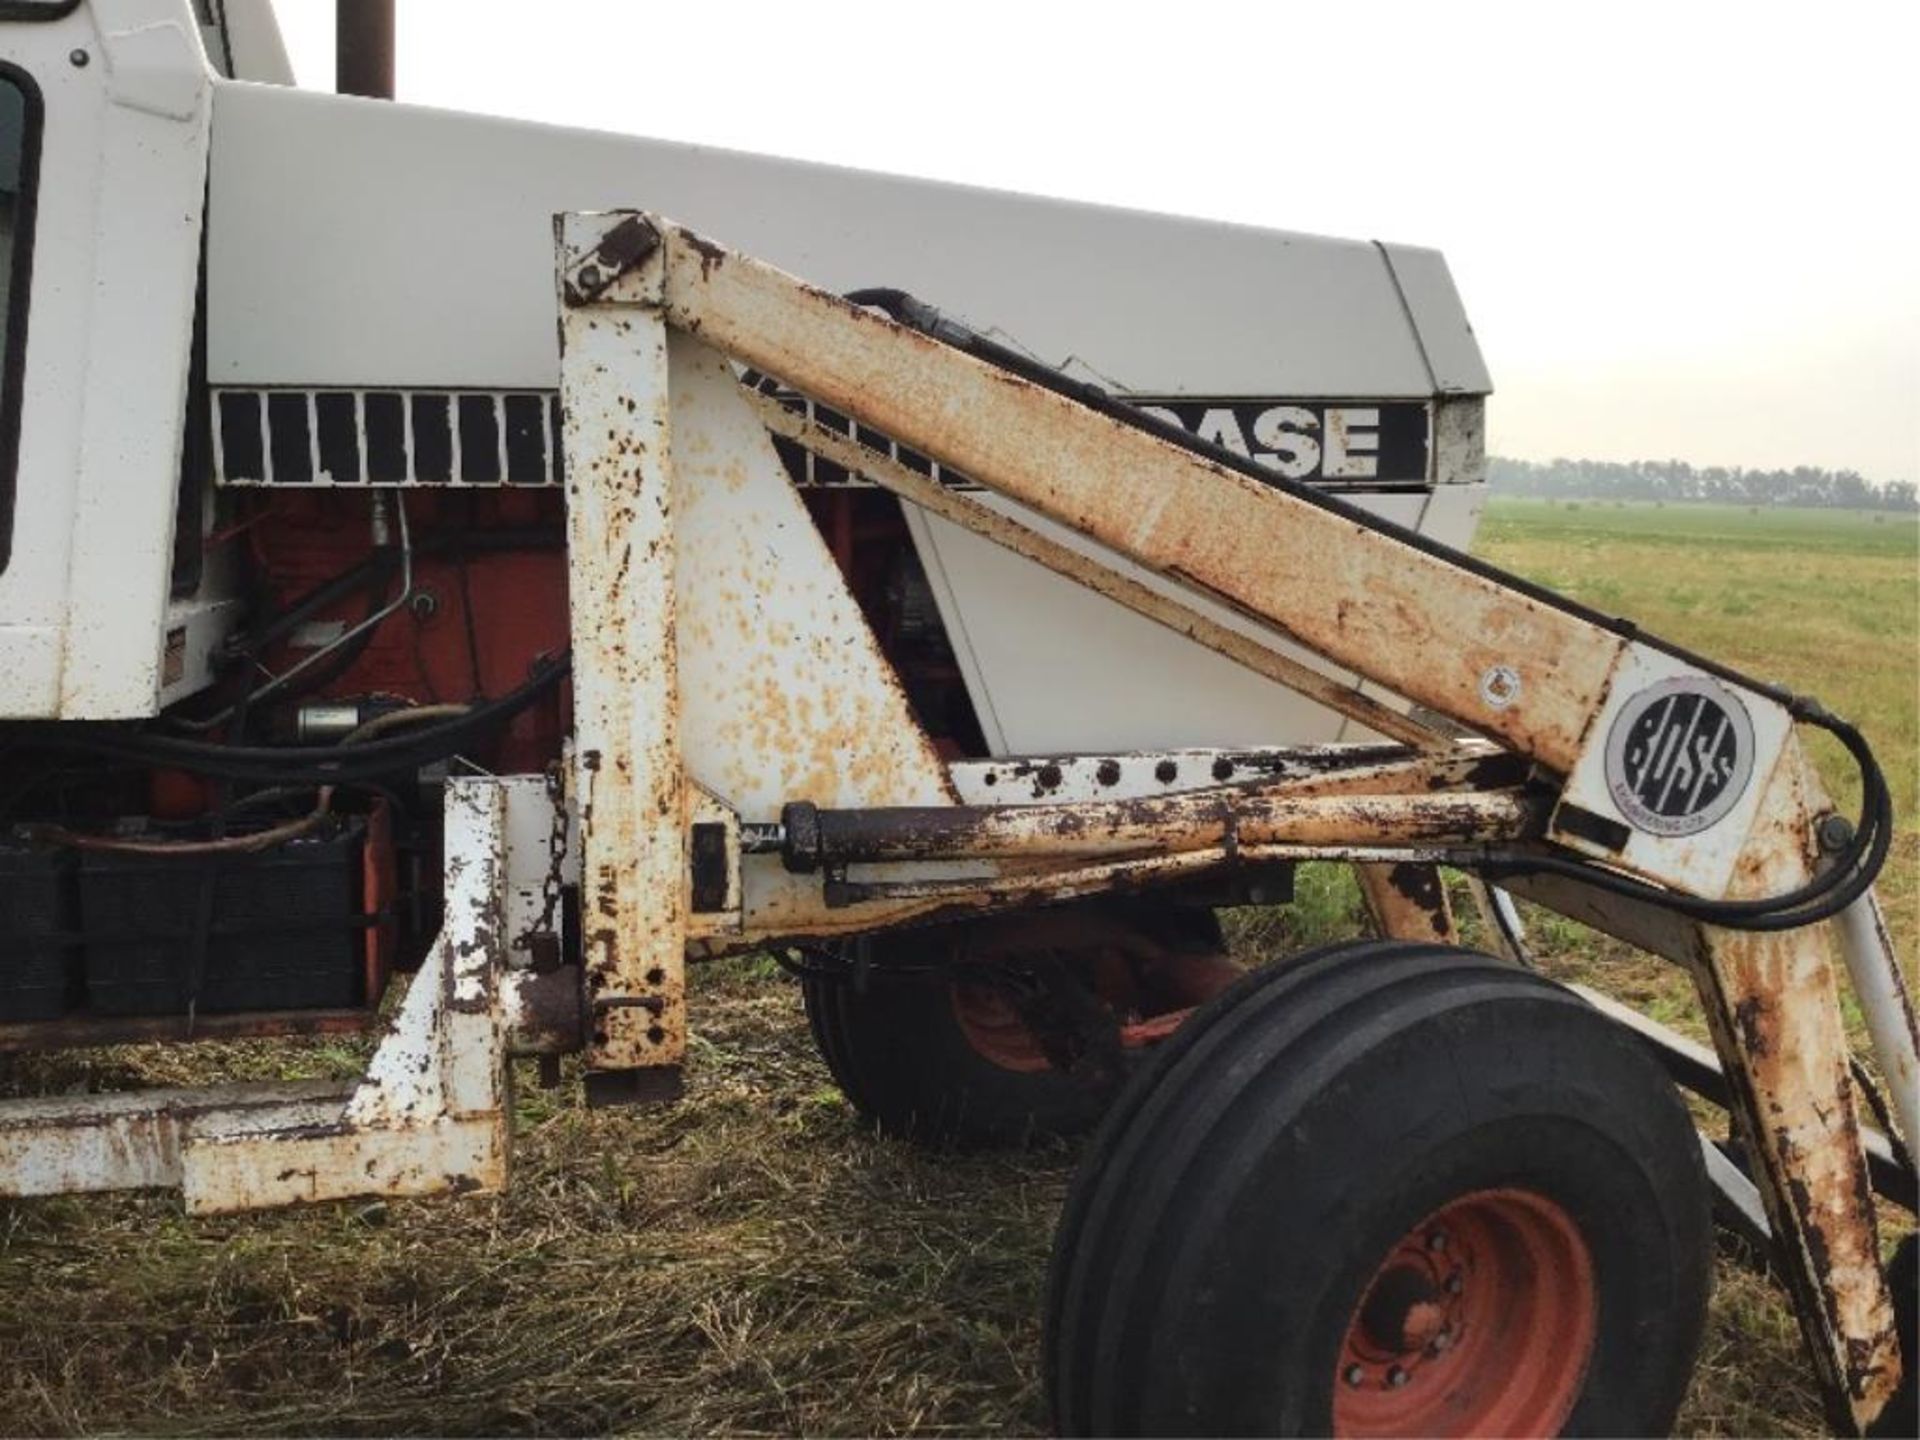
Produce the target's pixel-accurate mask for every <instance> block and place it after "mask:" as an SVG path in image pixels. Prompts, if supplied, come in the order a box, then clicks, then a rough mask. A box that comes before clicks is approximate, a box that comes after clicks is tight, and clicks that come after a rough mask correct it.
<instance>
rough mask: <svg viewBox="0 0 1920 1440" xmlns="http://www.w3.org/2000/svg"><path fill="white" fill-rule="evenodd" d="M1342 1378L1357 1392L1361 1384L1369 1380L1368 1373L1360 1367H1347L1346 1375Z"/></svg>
mask: <svg viewBox="0 0 1920 1440" xmlns="http://www.w3.org/2000/svg"><path fill="white" fill-rule="evenodd" d="M1342 1378H1344V1379H1345V1380H1346V1382H1347V1384H1349V1385H1351V1386H1353V1387H1354V1388H1355V1389H1356V1390H1357V1389H1359V1388H1360V1382H1361V1381H1362V1380H1365V1379H1366V1378H1367V1372H1366V1371H1364V1370H1362V1369H1361V1368H1360V1367H1359V1366H1358V1365H1349V1366H1347V1373H1346V1375H1345V1376H1344V1377H1342Z"/></svg>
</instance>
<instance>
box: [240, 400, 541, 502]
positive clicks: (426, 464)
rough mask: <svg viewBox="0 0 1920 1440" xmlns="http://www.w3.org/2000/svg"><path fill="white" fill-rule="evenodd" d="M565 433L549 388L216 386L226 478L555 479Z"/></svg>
mask: <svg viewBox="0 0 1920 1440" xmlns="http://www.w3.org/2000/svg"><path fill="white" fill-rule="evenodd" d="M559 435H560V397H559V396H558V395H556V394H554V393H553V392H552V391H550V390H549V391H540V390H295V389H274V390H257V389H248V390H241V389H216V390H215V391H214V392H213V456H214V476H215V478H216V480H217V481H218V482H219V483H220V484H222V485H274V486H283V485H297V486H309V487H311V486H337V485H421V486H431V485H445V486H496V485H527V486H540V485H557V484H559V483H560V479H561V464H560V446H559Z"/></svg>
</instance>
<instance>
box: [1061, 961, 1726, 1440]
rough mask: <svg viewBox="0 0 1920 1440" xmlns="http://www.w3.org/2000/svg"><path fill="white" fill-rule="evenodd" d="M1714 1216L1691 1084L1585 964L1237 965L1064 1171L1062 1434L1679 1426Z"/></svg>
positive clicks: (1643, 1431) (1613, 1431)
mask: <svg viewBox="0 0 1920 1440" xmlns="http://www.w3.org/2000/svg"><path fill="white" fill-rule="evenodd" d="M1712 1255H1713V1232H1712V1225H1711V1220H1710V1217H1709V1205H1708V1191H1707V1184H1706V1180H1705V1175H1704V1171H1703V1167H1702V1163H1701V1159H1700V1153H1699V1141H1698V1139H1697V1138H1696V1136H1695V1132H1694V1128H1693V1125H1692V1124H1691V1122H1690V1120H1689V1118H1688V1115H1687V1111H1686V1108H1685V1106H1684V1105H1683V1104H1682V1103H1681V1100H1680V1098H1679V1096H1678V1094H1677V1093H1676V1092H1675V1090H1674V1088H1673V1086H1672V1085H1671V1084H1670V1083H1669V1081H1668V1079H1667V1077H1666V1076H1665V1074H1664V1073H1662V1071H1661V1070H1660V1069H1659V1067H1658V1066H1657V1065H1656V1064H1655V1063H1654V1062H1653V1061H1652V1060H1651V1059H1650V1058H1649V1057H1648V1056H1647V1055H1646V1053H1645V1052H1644V1051H1643V1050H1642V1049H1641V1047H1640V1046H1639V1045H1638V1043H1637V1042H1636V1041H1635V1040H1634V1039H1633V1038H1632V1037H1631V1036H1629V1035H1627V1034H1625V1033H1624V1032H1623V1031H1621V1030H1620V1029H1619V1028H1618V1027H1617V1026H1615V1025H1614V1024H1613V1023H1612V1022H1611V1021H1609V1020H1607V1019H1606V1018H1605V1017H1604V1016H1602V1015H1600V1014H1599V1013H1598V1012H1596V1011H1595V1010H1593V1009H1592V1008H1591V1007H1590V1006H1588V1005H1587V1004H1586V1003H1585V1002H1584V1001H1582V1000H1581V999H1579V997H1577V996H1576V995H1574V994H1572V993H1571V992H1570V991H1567V990H1565V989H1563V988H1562V987H1560V986H1558V985H1555V984H1553V983H1552V982H1551V981H1548V980H1546V979H1544V978H1542V977H1540V976H1536V975H1533V974H1530V973H1528V972H1526V971H1523V970H1519V969H1516V968H1514V967H1512V966H1509V965H1507V964H1505V963H1503V962H1499V961H1496V960H1493V959H1490V958H1488V957H1486V956H1482V955H1476V954H1473V953H1471V952H1468V951H1462V950H1457V949H1453V948H1451V947H1446V946H1438V945H1428V944H1409V943H1403V942H1393V941H1383V942H1368V943H1362V944H1347V945H1338V946H1333V947H1330V948H1328V949H1325V950H1320V951H1317V952H1314V953H1312V954H1310V955H1307V956H1305V957H1303V958H1301V959H1299V960H1297V961H1295V962H1292V963H1290V964H1287V965H1285V966H1282V967H1279V968H1277V969H1274V970H1266V971H1261V972H1258V973H1256V974H1254V975H1251V976H1249V977H1248V978H1247V979H1246V980H1244V981H1242V982H1241V983H1240V984H1239V985H1237V986H1235V987H1234V988H1233V989H1232V990H1231V991H1229V992H1227V993H1226V994H1224V995H1222V996H1220V997H1219V998H1218V999H1217V1000H1215V1001H1214V1002H1213V1003H1211V1004H1210V1005H1208V1006H1206V1007H1205V1008H1203V1009H1202V1010H1201V1011H1200V1012H1199V1014H1198V1015H1196V1017H1195V1018H1194V1020H1193V1021H1192V1022H1190V1023H1189V1024H1188V1025H1187V1026H1185V1027H1184V1028H1183V1029H1182V1030H1181V1032H1180V1033H1179V1034H1178V1035H1177V1036H1175V1037H1174V1038H1173V1040H1171V1041H1170V1042H1169V1043H1168V1044H1167V1045H1165V1046H1163V1047H1162V1048H1161V1050H1160V1052H1159V1053H1158V1054H1157V1055H1156V1056H1155V1057H1154V1059H1153V1062H1152V1063H1151V1064H1150V1065H1149V1066H1148V1067H1146V1068H1145V1069H1144V1070H1143V1071H1142V1072H1141V1073H1140V1074H1138V1075H1137V1076H1135V1077H1134V1079H1133V1081H1132V1082H1131V1083H1130V1084H1129V1086H1128V1087H1127V1090H1126V1091H1125V1093H1124V1094H1123V1095H1122V1096H1121V1098H1120V1099H1119V1101H1118V1102H1117V1103H1116V1104H1115V1106H1114V1107H1113V1109H1112V1110H1111V1111H1110V1112H1109V1114H1108V1116H1107V1119H1106V1122H1105V1124H1104V1126H1103V1127H1102V1129H1101V1131H1100V1133H1099V1135H1098V1136H1097V1137H1096V1139H1095V1141H1094V1142H1093V1144H1092V1145H1091V1146H1090V1147H1089V1153H1088V1155H1087V1156H1086V1158H1085V1160H1084V1161H1083V1163H1082V1166H1081V1169H1080V1171H1079V1173H1078V1175H1077V1176H1076V1178H1075V1181H1074V1184H1073V1187H1072V1189H1071V1191H1070V1194H1069V1197H1068V1200H1067V1204H1066V1208H1065V1210H1064V1212H1063V1215H1062V1218H1061V1221H1060V1228H1059V1231H1058V1234H1057V1236H1056V1239H1055V1245H1054V1264H1053V1271H1052V1274H1051V1276H1050V1278H1049V1294H1048V1307H1047V1310H1048V1313H1047V1327H1046V1342H1045V1345H1046V1349H1045V1360H1046V1369H1047V1388H1048V1392H1049V1399H1050V1403H1051V1405H1052V1408H1053V1416H1054V1422H1055V1424H1056V1426H1057V1428H1058V1429H1059V1431H1060V1433H1062V1434H1064V1435H1084V1434H1106V1435H1261V1434H1264V1435H1329V1434H1331V1435H1343V1436H1398V1435H1541V1434H1605V1435H1650V1434H1659V1433H1665V1432H1666V1431H1667V1429H1668V1428H1669V1427H1670V1426H1671V1425H1672V1423H1673V1418H1674V1415H1675V1413H1676V1412H1677V1410H1678V1408H1679V1405H1680V1402H1681V1399H1682V1397H1683V1396H1684V1394H1685V1391H1686V1387H1687V1382H1688V1379H1689V1376H1690V1374H1691V1372H1692V1369H1693V1361H1694V1356H1695V1353H1696V1350H1697V1348H1698V1344H1699V1340H1700V1334H1701V1329H1702V1325H1703V1323H1704V1318H1705V1312H1706V1300H1707V1291H1708V1283H1709V1271H1710V1264H1711V1259H1712Z"/></svg>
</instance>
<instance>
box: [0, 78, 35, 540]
mask: <svg viewBox="0 0 1920 1440" xmlns="http://www.w3.org/2000/svg"><path fill="white" fill-rule="evenodd" d="M0 81H4V82H6V83H9V84H11V85H12V86H13V87H14V88H15V89H17V90H18V91H19V92H20V98H21V100H22V101H23V102H25V108H26V116H25V120H24V122H23V123H22V125H21V127H20V199H19V203H18V206H17V208H16V209H15V210H14V215H13V257H12V274H11V277H10V283H9V285H8V288H7V294H6V297H5V304H6V307H7V344H6V351H5V354H4V355H0V574H4V573H5V571H6V568H7V565H8V563H9V562H10V561H11V560H12V559H13V516H14V510H15V508H16V505H15V502H16V500H17V499H18V496H19V491H20V483H19V481H20V429H21V418H22V417H21V413H20V406H21V392H22V391H23V390H24V388H25V386H26V377H27V318H28V311H29V309H30V308H31V305H30V301H31V298H32V295H33V250H34V235H35V231H36V230H37V228H38V226H37V224H36V220H37V215H38V211H39V201H40V148H41V137H42V134H43V133H44V131H45V128H46V125H45V122H46V102H45V100H44V98H43V97H42V95H41V93H40V86H39V85H38V84H37V83H35V81H34V78H33V76H32V75H31V74H30V73H28V72H27V71H25V70H22V69H21V68H20V67H19V66H18V65H15V64H13V63H12V62H10V61H6V60H0Z"/></svg>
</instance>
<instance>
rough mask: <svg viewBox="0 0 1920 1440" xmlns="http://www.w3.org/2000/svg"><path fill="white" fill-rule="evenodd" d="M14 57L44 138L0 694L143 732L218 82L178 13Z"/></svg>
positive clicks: (120, 23) (109, 25)
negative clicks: (30, 80) (42, 108)
mask: <svg viewBox="0 0 1920 1440" xmlns="http://www.w3.org/2000/svg"><path fill="white" fill-rule="evenodd" d="M4 38H5V40H6V43H7V45H8V47H9V48H8V52H7V53H8V58H11V59H13V60H15V62H16V63H19V64H21V65H22V67H23V68H25V69H27V70H28V71H29V72H30V73H31V74H32V75H33V76H34V78H35V81H36V83H37V84H38V85H39V86H40V88H41V91H42V93H43V96H44V100H45V105H46V125H45V137H44V145H43V154H42V156H41V163H40V186H39V197H38V200H39V203H38V210H37V214H36V217H35V231H36V233H35V236H34V251H33V283H32V301H31V305H30V308H29V311H28V321H27V324H28V348H27V366H26V378H25V387H24V393H23V399H22V428H21V447H20V465H19V480H20V483H19V486H18V495H17V506H16V511H15V517H14V519H15V526H14V549H13V556H12V559H11V561H10V563H9V564H8V566H7V568H6V571H5V572H4V573H0V631H4V632H5V635H4V638H3V639H0V657H5V658H7V659H9V660H14V661H17V662H20V663H21V668H20V669H19V670H17V671H14V670H9V671H8V672H7V673H5V674H4V675H0V714H6V715H42V716H44V715H52V714H56V713H57V714H59V715H61V716H63V717H66V718H88V717H101V718H105V717H112V716H131V715H144V714H147V713H150V712H151V711H152V709H153V708H154V705H155V703H156V700H157V697H158V693H159V689H160V673H161V663H162V653H163V630H164V625H165V619H166V614H167V603H168V595H167V587H168V577H169V570H170V564H171V552H172V534H173V511H174V494H175V490H176V488H177V479H178V475H179V464H180V439H181V431H182V424H183V416H184V408H185V397H186V385H187V368H188V360H189V354H190V340H191V335H192V325H193V309H194V302H195V292H196V287H197V281H198V268H199V243H200V219H201V208H202V197H203V195H204V193H205V173H206V172H205V166H206V146H207V127H208V122H209V109H210V106H209V93H210V80H209V77H208V76H207V73H206V62H205V57H204V55H203V53H202V51H201V49H200V38H199V32H198V27H197V24H196V23H195V21H194V18H193V15H192V12H191V10H190V9H189V8H188V6H187V5H186V4H185V3H184V0H96V3H95V4H93V5H91V6H88V7H84V8H83V9H81V10H78V11H76V12H75V13H74V14H73V15H71V16H68V17H67V18H65V19H63V20H60V21H57V22H54V23H51V24H46V25H12V26H7V27H5V36H4ZM70 55H83V56H84V57H85V58H86V63H85V64H80V63H76V62H75V61H74V60H73V59H70V58H69V57H70ZM56 651H57V652H58V654H59V658H58V659H57V660H54V656H55V652H56ZM50 660H51V661H54V665H55V666H56V667H57V668H52V673H50V665H49V662H50ZM50 684H51V685H52V686H54V687H55V689H54V691H53V693H51V694H50V693H49V687H50Z"/></svg>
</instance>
